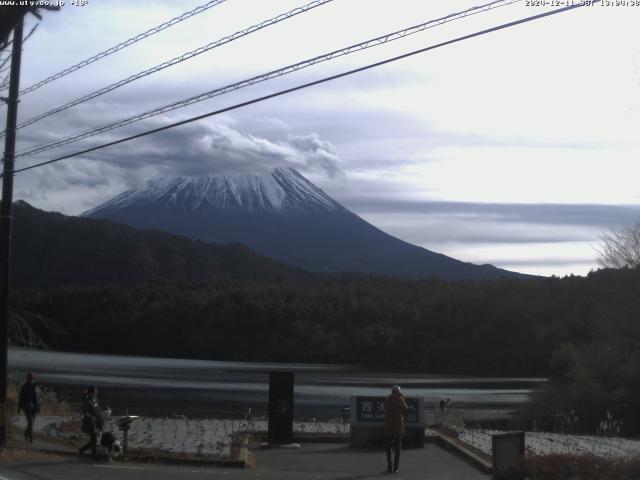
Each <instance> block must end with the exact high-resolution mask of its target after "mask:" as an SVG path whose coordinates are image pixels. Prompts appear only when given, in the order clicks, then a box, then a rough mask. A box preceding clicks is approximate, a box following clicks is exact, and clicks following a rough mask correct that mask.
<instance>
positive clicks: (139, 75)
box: [0, 0, 333, 136]
mask: <svg viewBox="0 0 640 480" xmlns="http://www.w3.org/2000/svg"><path fill="white" fill-rule="evenodd" d="M332 1H333V0H314V1H313V2H311V3H308V4H306V5H303V6H301V7H297V8H294V9H293V10H290V11H288V12H285V13H281V14H279V15H276V16H275V17H273V18H270V19H268V20H264V21H262V22H260V23H258V24H256V25H252V26H250V27H248V28H245V29H243V30H239V31H237V32H235V33H233V34H231V35H227V36H225V37H222V38H220V39H218V40H216V41H214V42H211V43H208V44H207V45H204V46H202V47H199V48H197V49H195V50H191V51H190V52H186V53H183V54H182V55H178V56H177V57H175V58H172V59H171V60H167V61H166V62H163V63H161V64H159V65H156V66H155V67H151V68H148V69H146V70H143V71H141V72H139V73H136V74H135V75H131V76H129V77H127V78H125V79H123V80H119V81H117V82H115V83H112V84H111V85H107V86H106V87H103V88H101V89H99V90H96V91H94V92H91V93H89V94H87V95H84V96H82V97H79V98H76V99H75V100H72V101H70V102H69V103H66V104H64V105H61V106H59V107H56V108H54V109H52V110H49V111H48V112H45V113H42V114H40V115H36V116H35V117H33V118H30V119H29V120H26V121H24V122H22V123H20V124H18V126H17V127H16V128H24V127H26V126H28V125H31V124H33V123H36V122H38V121H40V120H42V119H43V118H46V117H49V116H51V115H54V114H56V113H60V112H62V111H64V110H67V109H69V108H71V107H74V106H76V105H79V104H81V103H84V102H86V101H89V100H92V99H94V98H96V97H99V96H101V95H104V94H105V93H108V92H110V91H112V90H115V89H116V88H120V87H123V86H124V85H127V84H129V83H131V82H133V81H135V80H139V79H140V78H143V77H146V76H148V75H151V74H153V73H157V72H159V71H161V70H164V69H165V68H168V67H171V66H173V65H177V64H178V63H181V62H184V61H185V60H189V59H191V58H193V57H195V56H197V55H200V54H202V53H205V52H208V51H209V50H212V49H214V48H217V47H220V46H222V45H225V44H227V43H231V42H233V41H234V40H237V39H239V38H242V37H245V36H247V35H250V34H252V33H254V32H257V31H258V30H262V29H263V28H267V27H270V26H271V25H275V24H277V23H280V22H282V21H284V20H288V19H289V18H291V17H294V16H296V15H299V14H301V13H305V12H308V11H309V10H312V9H314V8H316V7H319V6H321V5H324V4H326V3H329V2H332ZM0 136H2V135H1V134H0Z"/></svg>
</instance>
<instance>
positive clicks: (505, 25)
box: [14, 4, 584, 173]
mask: <svg viewBox="0 0 640 480" xmlns="http://www.w3.org/2000/svg"><path fill="white" fill-rule="evenodd" d="M582 6H584V4H574V5H569V6H567V7H563V8H559V9H556V10H552V11H549V12H544V13H540V14H537V15H532V16H530V17H525V18H521V19H519V20H514V21H511V22H508V23H503V24H501V25H498V26H495V27H491V28H487V29H484V30H480V31H478V32H474V33H470V34H467V35H463V36H461V37H457V38H454V39H452V40H447V41H445V42H441V43H438V44H435V45H431V46H428V47H424V48H421V49H419V50H414V51H412V52H409V53H405V54H402V55H398V56H396V57H391V58H388V59H386V60H382V61H380V62H376V63H371V64H368V65H365V66H363V67H359V68H355V69H353V70H349V71H346V72H342V73H339V74H336V75H331V76H329V77H324V78H321V79H319V80H314V81H312V82H308V83H304V84H301V85H297V86H295V87H291V88H287V89H284V90H280V91H278V92H275V93H271V94H269V95H264V96H262V97H258V98H254V99H252V100H248V101H245V102H241V103H237V104H235V105H231V106H229V107H225V108H221V109H219V110H215V111H212V112H209V113H205V114H203V115H198V116H195V117H191V118H188V119H186V120H182V121H180V122H175V123H172V124H170V125H165V126H162V127H159V128H155V129H153V130H148V131H146V132H142V133H138V134H136V135H131V136H129V137H125V138H121V139H119V140H114V141H113V142H108V143H104V144H102V145H97V146H95V147H91V148H87V149H85V150H81V151H78V152H74V153H70V154H67V155H63V156H61V157H58V158H54V159H52V160H47V161H45V162H40V163H36V164H34V165H30V166H28V167H23V168H20V169H17V170H15V171H14V173H19V172H24V171H27V170H32V169H34V168H38V167H42V166H44V165H50V164H52V163H55V162H59V161H61V160H66V159H68V158H72V157H76V156H78V155H83V154H85V153H90V152H95V151H96V150H101V149H103V148H106V147H110V146H113V145H117V144H120V143H124V142H128V141H130V140H134V139H137V138H141V137H145V136H147V135H151V134H154V133H158V132H162V131H164V130H169V129H171V128H175V127H178V126H181V125H185V124H187V123H192V122H195V121H198V120H202V119H204V118H207V117H212V116H214V115H219V114H221V113H225V112H229V111H231V110H236V109H238V108H242V107H246V106H248V105H252V104H255V103H258V102H262V101H265V100H269V99H271V98H275V97H279V96H282V95H285V94H288V93H292V92H295V91H298V90H302V89H305V88H308V87H312V86H314V85H319V84H321V83H325V82H329V81H332V80H336V79H338V78H343V77H346V76H349V75H353V74H355V73H359V72H363V71H366V70H370V69H372V68H376V67H380V66H382V65H386V64H389V63H392V62H396V61H398V60H402V59H405V58H409V57H412V56H414V55H418V54H420V53H425V52H428V51H431V50H435V49H437V48H441V47H444V46H447V45H452V44H454V43H458V42H462V41H464V40H469V39H471V38H475V37H479V36H481V35H486V34H488V33H492V32H496V31H499V30H504V29H506V28H510V27H514V26H516V25H521V24H523V23H527V22H531V21H534V20H539V19H541V18H545V17H549V16H551V15H556V14H559V13H564V12H567V11H569V10H574V9H576V8H580V7H582Z"/></svg>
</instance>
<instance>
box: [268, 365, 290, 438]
mask: <svg viewBox="0 0 640 480" xmlns="http://www.w3.org/2000/svg"><path fill="white" fill-rule="evenodd" d="M292 441H293V373H292V372H271V373H270V374H269V443H270V444H271V445H286V444H290V443H291V442H292Z"/></svg>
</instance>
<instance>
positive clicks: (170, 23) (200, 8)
mask: <svg viewBox="0 0 640 480" xmlns="http://www.w3.org/2000/svg"><path fill="white" fill-rule="evenodd" d="M225 1H226V0H212V1H210V2H207V3H205V4H203V5H200V6H198V7H196V8H194V9H193V10H189V11H188V12H185V13H183V14H182V15H178V16H177V17H174V18H172V19H171V20H168V21H166V22H164V23H161V24H160V25H158V26H156V27H153V28H150V29H149V30H147V31H146V32H142V33H139V34H138V35H136V36H135V37H131V38H129V39H128V40H125V41H124V42H121V43H119V44H117V45H115V46H113V47H110V48H107V49H106V50H104V51H102V52H100V53H97V54H96V55H94V56H92V57H89V58H87V59H85V60H82V61H81V62H78V63H76V64H75V65H72V66H71V67H68V68H65V69H64V70H62V71H60V72H58V73H56V74H54V75H51V76H50V77H47V78H45V79H44V80H41V81H39V82H37V83H34V84H33V85H31V86H29V87H27V88H25V89H24V90H22V91H21V92H20V95H24V94H26V93H29V92H32V91H34V90H36V89H38V88H40V87H42V86H44V85H46V84H47V83H50V82H53V81H54V80H58V79H59V78H62V77H64V76H66V75H69V74H70V73H73V72H75V71H76V70H80V69H81V68H83V67H86V66H87V65H90V64H92V63H93V62H97V61H98V60H100V59H102V58H104V57H107V56H109V55H111V54H113V53H116V52H117V51H119V50H122V49H123V48H126V47H128V46H129V45H133V44H134V43H136V42H139V41H140V40H143V39H145V38H147V37H150V36H151V35H154V34H156V33H158V32H161V31H162V30H166V29H167V28H169V27H172V26H174V25H176V24H177V23H180V22H182V21H184V20H186V19H188V18H191V17H193V16H194V15H198V14H199V13H202V12H204V11H206V10H209V9H210V8H212V7H215V6H216V5H219V4H221V3H223V2H225Z"/></svg>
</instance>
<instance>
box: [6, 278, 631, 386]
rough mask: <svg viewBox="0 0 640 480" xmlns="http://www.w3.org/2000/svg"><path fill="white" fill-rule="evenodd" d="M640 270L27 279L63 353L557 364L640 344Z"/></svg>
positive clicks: (495, 368) (440, 366)
mask: <svg viewBox="0 0 640 480" xmlns="http://www.w3.org/2000/svg"><path fill="white" fill-rule="evenodd" d="M638 298H640V269H637V268H636V269H623V270H599V271H597V272H594V273H592V274H590V275H589V276H588V277H586V278H585V277H565V278H562V279H560V278H555V277H552V278H541V279H532V280H519V279H503V280H498V281H480V282H461V283H449V282H442V281H438V280H435V279H433V280H429V281H412V280H399V279H385V278H377V277H360V276H348V275H342V276H326V277H322V276H308V277H301V278H296V279H293V280H283V279H279V280H274V281H248V280H232V279H221V280H214V281H210V282H203V283H171V282H156V283H144V284H137V285H131V286H123V285H120V284H111V285H107V286H95V287H58V288H53V289H23V290H19V291H16V292H14V298H13V304H14V305H15V306H16V307H17V308H19V309H22V310H24V311H28V312H30V313H31V314H36V315H40V316H43V317H45V318H48V319H51V320H53V321H55V322H57V323H58V324H59V325H60V327H62V331H63V332H64V333H63V334H61V335H50V334H48V333H46V332H45V333H44V335H45V337H46V340H47V342H48V344H49V345H50V346H51V347H53V348H55V349H61V350H74V351H85V352H108V353H135V354H148V355H162V356H179V357H196V358H211V359H238V360H239V359H242V360H271V361H300V362H348V363H358V364H366V365H373V366H394V367H395V366H402V367H403V368H407V367H416V368H421V369H428V370H429V371H431V372H435V371H441V372H458V373H463V372H468V373H472V372H483V373H495V374H500V375H504V374H527V375H548V374H549V373H550V371H549V359H550V357H551V354H552V352H554V350H555V349H557V348H558V347H559V346H561V345H563V344H566V343H572V344H574V345H579V346H594V345H607V346H615V347H616V348H618V349H622V348H627V349H633V348H636V347H637V346H638V344H639V342H640V325H638V319H639V318H640V305H639V303H638V301H637V299H638Z"/></svg>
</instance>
